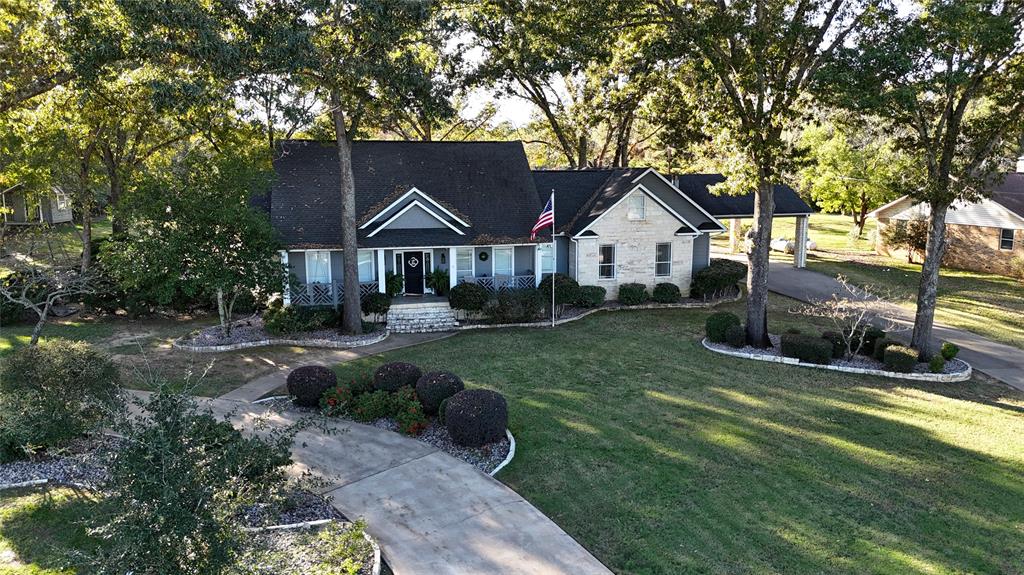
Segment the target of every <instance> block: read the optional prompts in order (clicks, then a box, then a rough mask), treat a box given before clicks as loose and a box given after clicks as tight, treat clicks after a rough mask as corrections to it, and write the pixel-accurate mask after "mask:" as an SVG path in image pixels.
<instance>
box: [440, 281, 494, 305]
mask: <svg viewBox="0 0 1024 575" xmlns="http://www.w3.org/2000/svg"><path fill="white" fill-rule="evenodd" d="M489 299H491V294H489V293H487V290H486V289H484V288H483V287H481V286H479V285H477V284H475V283H470V282H464V283H460V284H458V285H456V286H455V287H453V288H452V289H451V291H449V292H448V305H450V306H451V308H452V309H461V310H463V311H480V310H482V309H484V306H485V305H487V300H489Z"/></svg>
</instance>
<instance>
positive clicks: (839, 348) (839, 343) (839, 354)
mask: <svg viewBox="0 0 1024 575" xmlns="http://www.w3.org/2000/svg"><path fill="white" fill-rule="evenodd" d="M821 339H823V340H825V341H827V342H829V344H831V345H832V359H842V358H843V356H845V355H846V342H845V341H843V336H842V335H840V334H838V333H836V332H834V331H826V332H824V333H822V334H821Z"/></svg>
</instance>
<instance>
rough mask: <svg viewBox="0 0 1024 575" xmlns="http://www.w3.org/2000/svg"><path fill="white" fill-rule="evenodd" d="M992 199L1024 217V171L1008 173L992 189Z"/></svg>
mask: <svg viewBox="0 0 1024 575" xmlns="http://www.w3.org/2000/svg"><path fill="white" fill-rule="evenodd" d="M992 201H994V202H996V203H998V204H999V205H1001V206H1003V207H1004V208H1006V209H1008V210H1010V211H1011V212H1013V213H1015V214H1017V215H1018V216H1020V217H1022V218H1024V173H1020V172H1011V173H1009V174H1006V175H1005V177H1003V180H1002V181H1001V182H1000V183H999V185H997V186H996V187H995V189H994V190H992Z"/></svg>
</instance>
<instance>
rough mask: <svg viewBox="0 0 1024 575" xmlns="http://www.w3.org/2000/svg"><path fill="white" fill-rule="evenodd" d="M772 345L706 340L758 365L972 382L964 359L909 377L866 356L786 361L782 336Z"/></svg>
mask: <svg viewBox="0 0 1024 575" xmlns="http://www.w3.org/2000/svg"><path fill="white" fill-rule="evenodd" d="M769 338H770V339H771V342H772V347H770V348H767V349H761V348H756V347H751V346H744V347H733V346H730V345H728V344H725V343H714V342H711V341H708V339H707V338H705V339H704V340H702V342H701V343H703V345H704V347H705V348H707V349H708V350H710V351H713V352H715V353H721V354H724V355H730V356H733V357H742V358H744V359H753V360H757V361H770V362H775V363H785V364H789V365H797V366H800V367H814V368H818V369H828V370H832V371H842V372H847V373H860V374H866V375H880V376H882V377H892V378H898V379H911V380H917V381H935V382H956V381H966V380H968V379H970V378H971V373H972V370H971V366H970V364H968V363H967V362H966V361H963V360H962V359H951V360H949V361H947V362H946V363H945V365H944V366H943V370H942V372H940V373H932V372H931V371H930V370H929V367H928V364H927V363H917V364H915V365H914V367H913V370H912V371H910V372H907V373H903V372H897V371H892V370H889V369H887V368H886V366H885V364H884V363H882V362H881V361H878V360H876V359H874V358H871V357H866V356H855V357H853V358H852V359H833V360H832V361H831V362H829V363H828V364H819V363H809V362H805V361H800V360H799V359H797V358H795V357H786V356H784V355H782V349H781V346H780V336H777V335H771V336H769Z"/></svg>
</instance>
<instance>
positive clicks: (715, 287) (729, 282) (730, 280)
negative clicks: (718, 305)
mask: <svg viewBox="0 0 1024 575" xmlns="http://www.w3.org/2000/svg"><path fill="white" fill-rule="evenodd" d="M745 277H747V265H746V264H744V263H742V262H737V261H734V260H726V259H721V258H715V259H712V260H711V265H709V266H708V267H706V268H704V269H702V270H700V271H699V272H697V273H695V274H693V281H691V282H690V296H692V297H695V298H703V299H709V298H714V297H719V296H722V295H725V294H727V293H734V292H735V290H736V289H738V288H737V284H738V283H739V282H740V280H742V279H743V278H745Z"/></svg>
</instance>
